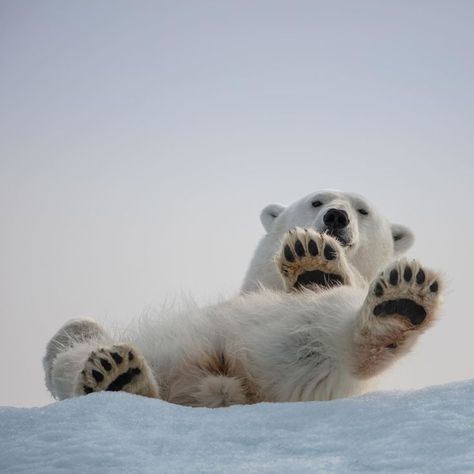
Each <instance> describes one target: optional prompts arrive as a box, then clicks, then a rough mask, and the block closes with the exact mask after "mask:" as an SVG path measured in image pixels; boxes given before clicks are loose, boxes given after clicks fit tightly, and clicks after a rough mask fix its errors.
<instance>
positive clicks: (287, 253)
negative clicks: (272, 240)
mask: <svg viewBox="0 0 474 474" xmlns="http://www.w3.org/2000/svg"><path fill="white" fill-rule="evenodd" d="M283 253H284V255H285V258H286V259H287V260H288V261H289V262H294V261H295V257H294V255H293V253H292V251H291V249H290V246H289V245H285V248H284V250H283Z"/></svg>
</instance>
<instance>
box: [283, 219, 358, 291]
mask: <svg viewBox="0 0 474 474" xmlns="http://www.w3.org/2000/svg"><path fill="white" fill-rule="evenodd" d="M343 252H344V250H343V249H342V247H341V246H340V244H339V243H338V242H337V240H336V239H334V238H333V237H331V236H329V235H327V234H320V233H319V232H316V231H315V230H313V229H301V228H299V227H297V228H295V229H292V230H290V231H289V232H288V233H287V235H286V237H285V239H284V240H283V243H282V246H281V250H280V252H279V253H278V254H277V258H276V263H277V266H278V268H279V270H280V274H281V275H282V277H283V280H284V282H285V286H286V289H287V290H288V291H291V290H293V289H295V288H300V287H313V288H315V289H317V288H321V287H325V288H327V287H330V286H334V285H344V284H350V275H349V271H348V268H347V263H346V260H345V256H344V254H343Z"/></svg>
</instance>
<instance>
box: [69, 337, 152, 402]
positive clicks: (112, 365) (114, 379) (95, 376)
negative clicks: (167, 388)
mask: <svg viewBox="0 0 474 474" xmlns="http://www.w3.org/2000/svg"><path fill="white" fill-rule="evenodd" d="M101 391H110V392H117V391H125V392H129V393H135V394H137V395H144V396H148V397H157V396H158V386H157V384H156V381H155V379H154V378H153V374H152V372H151V370H150V368H149V366H148V364H147V363H146V361H145V359H144V358H143V357H142V355H141V354H140V353H139V352H138V351H137V350H136V349H134V348H133V347H132V346H131V345H129V344H116V345H113V346H108V347H100V348H99V349H97V350H95V351H93V352H91V353H90V355H89V357H88V359H87V361H86V363H85V365H84V369H83V370H82V371H81V373H80V374H79V376H78V379H77V383H76V395H86V394H88V393H92V392H101Z"/></svg>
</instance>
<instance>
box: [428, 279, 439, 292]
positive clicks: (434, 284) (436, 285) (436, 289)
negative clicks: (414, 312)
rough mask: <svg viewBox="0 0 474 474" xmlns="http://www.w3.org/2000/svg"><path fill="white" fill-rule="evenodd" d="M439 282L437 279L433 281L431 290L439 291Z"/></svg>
mask: <svg viewBox="0 0 474 474" xmlns="http://www.w3.org/2000/svg"><path fill="white" fill-rule="evenodd" d="M438 289H439V288H438V282H437V281H434V282H433V283H431V285H430V291H431V292H432V293H437V292H438Z"/></svg>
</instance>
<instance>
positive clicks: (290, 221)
mask: <svg viewBox="0 0 474 474" xmlns="http://www.w3.org/2000/svg"><path fill="white" fill-rule="evenodd" d="M260 219H261V221H262V224H263V227H264V228H265V230H266V235H265V236H264V237H263V238H262V240H261V241H260V243H259V245H258V247H257V249H256V251H255V254H254V257H253V259H252V261H251V263H250V267H249V269H248V271H247V275H246V277H245V280H244V284H243V286H242V291H245V292H247V291H254V290H256V289H258V288H259V287H260V286H264V287H266V288H273V289H283V282H282V280H281V277H280V275H279V273H278V270H277V268H276V265H275V262H274V256H275V254H276V252H277V251H278V249H279V248H280V245H281V241H282V239H283V238H284V236H285V234H286V232H288V230H290V229H292V228H294V227H302V228H313V229H315V230H317V231H318V232H321V233H328V234H330V235H331V236H333V237H335V238H336V239H337V240H338V241H339V243H340V244H341V246H342V247H343V248H344V249H345V252H346V256H347V259H348V260H349V263H351V264H352V265H353V266H354V267H355V268H356V269H357V270H358V271H359V273H360V274H361V275H362V276H363V277H364V279H366V280H367V283H369V282H370V281H371V280H372V279H373V278H374V277H375V275H376V274H377V273H378V272H379V271H381V270H382V269H383V268H384V267H385V266H387V265H388V264H389V263H390V262H392V261H393V260H394V259H396V258H398V257H400V256H401V255H402V254H403V253H405V252H406V251H407V250H408V249H409V248H410V247H411V246H412V244H413V242H414V236H413V233H412V232H411V231H410V230H409V229H408V228H407V227H405V226H402V225H399V224H391V223H390V222H389V221H388V220H387V219H386V218H385V217H384V216H383V215H382V214H381V213H380V212H379V211H378V210H377V209H376V208H375V207H374V206H373V205H372V204H370V203H369V202H368V201H367V200H366V199H365V198H363V197H362V196H360V195H358V194H354V193H345V192H340V191H332V190H327V191H319V192H315V193H311V194H309V195H308V196H305V197H303V198H302V199H299V200H298V201H296V202H294V203H293V204H291V205H289V206H283V205H280V204H270V205H268V206H266V207H265V208H264V209H263V211H262V213H261V215H260Z"/></svg>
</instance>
